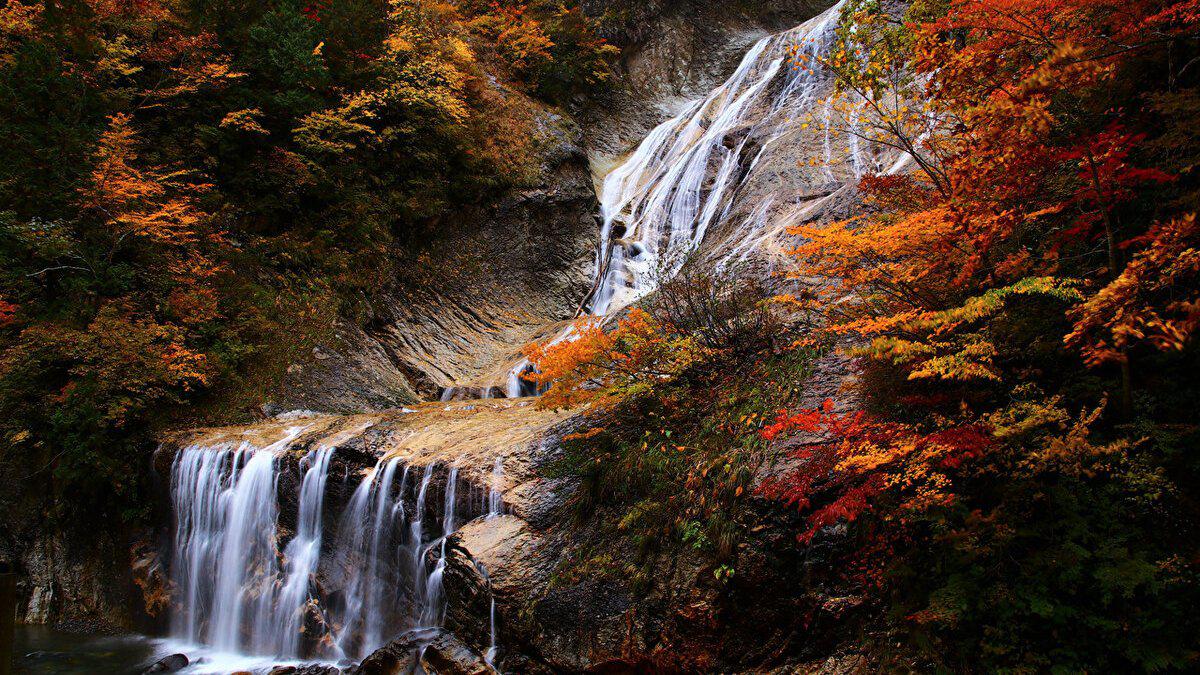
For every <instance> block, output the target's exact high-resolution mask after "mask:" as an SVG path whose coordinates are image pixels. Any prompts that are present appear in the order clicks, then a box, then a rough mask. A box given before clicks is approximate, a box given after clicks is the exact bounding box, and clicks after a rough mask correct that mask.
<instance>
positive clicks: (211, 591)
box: [171, 427, 305, 654]
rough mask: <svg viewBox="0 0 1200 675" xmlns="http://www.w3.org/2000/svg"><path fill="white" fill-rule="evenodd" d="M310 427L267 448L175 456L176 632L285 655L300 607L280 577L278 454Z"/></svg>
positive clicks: (199, 450)
mask: <svg viewBox="0 0 1200 675" xmlns="http://www.w3.org/2000/svg"><path fill="white" fill-rule="evenodd" d="M304 430H305V427H292V428H289V429H287V431H286V432H285V434H284V437H283V438H281V439H280V440H278V441H276V442H275V443H272V444H270V445H268V446H266V447H263V448H255V447H254V446H252V445H250V444H249V443H240V444H237V445H224V446H220V447H217V448H205V447H202V446H196V445H193V446H189V447H187V448H185V449H184V450H182V451H181V452H180V453H179V454H178V455H177V456H176V458H175V463H174V466H173V468H172V494H173V502H174V507H175V518H176V521H175V557H174V560H175V564H174V565H173V566H172V577H173V582H174V584H175V586H176V588H177V589H179V594H180V597H181V598H183V602H182V603H180V605H179V609H178V610H177V611H176V612H175V613H174V615H173V617H172V622H171V623H172V634H173V636H174V637H176V638H178V639H181V640H185V641H187V642H191V643H206V644H211V645H213V646H215V647H217V648H219V649H222V650H225V651H231V652H238V651H242V652H247V653H254V654H277V653H282V652H283V650H284V649H285V643H286V642H288V641H289V640H290V636H287V635H285V632H286V630H287V627H288V626H291V625H292V620H291V617H292V615H293V614H294V613H296V612H298V611H299V608H298V607H295V606H291V607H282V606H281V604H280V602H279V597H278V596H279V593H278V591H277V590H276V588H277V586H276V584H275V583H274V580H275V579H277V578H278V577H279V576H280V574H281V570H280V566H279V559H278V556H277V554H276V550H277V546H276V541H275V537H276V534H275V533H276V523H277V520H278V508H277V505H276V504H277V501H276V487H277V485H278V474H277V472H276V466H275V455H276V453H277V452H278V451H279V450H280V449H282V448H286V447H287V445H288V444H289V443H291V442H292V440H294V439H295V438H296V437H297V436H299V435H300V434H301V433H303V432H304Z"/></svg>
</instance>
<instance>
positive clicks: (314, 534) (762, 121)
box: [171, 2, 881, 663]
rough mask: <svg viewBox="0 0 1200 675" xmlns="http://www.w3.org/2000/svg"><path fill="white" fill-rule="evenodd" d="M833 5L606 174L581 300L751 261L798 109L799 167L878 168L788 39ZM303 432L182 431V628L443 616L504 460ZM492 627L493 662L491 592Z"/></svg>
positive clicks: (615, 307) (310, 643) (186, 632)
mask: <svg viewBox="0 0 1200 675" xmlns="http://www.w3.org/2000/svg"><path fill="white" fill-rule="evenodd" d="M840 8H841V3H840V2H839V3H838V4H836V5H834V6H833V7H831V8H830V9H828V10H827V11H825V12H824V13H822V14H821V15H819V16H817V17H815V18H813V19H811V20H810V21H808V22H806V23H804V24H802V25H800V26H798V27H796V28H794V29H792V30H789V31H786V32H783V33H779V34H776V35H772V36H769V37H765V38H763V39H761V40H759V41H758V42H756V43H755V44H754V45H753V47H751V48H750V50H749V51H748V52H747V53H746V55H745V57H744V58H743V59H742V60H741V63H740V64H739V65H738V67H737V69H736V70H735V71H734V73H733V74H732V75H731V76H730V77H729V78H728V79H727V80H726V81H725V82H724V83H722V84H721V85H720V86H718V87H717V88H715V89H714V90H713V91H712V92H711V93H709V94H708V95H707V96H705V97H704V98H702V99H699V100H696V101H694V102H692V103H690V104H688V105H686V106H684V108H683V109H682V111H680V112H679V113H678V114H677V115H675V116H674V117H672V118H671V119H668V120H667V121H665V122H663V123H662V124H660V125H659V126H657V127H656V128H654V129H653V130H652V131H651V132H650V133H649V135H647V136H646V137H645V139H644V140H643V141H642V142H641V143H640V144H639V145H638V146H637V148H636V149H635V150H634V151H633V152H632V153H631V154H630V155H629V156H628V158H626V159H625V161H624V162H623V163H621V164H620V165H619V166H618V167H617V168H616V169H615V170H613V171H612V172H611V173H610V174H608V176H607V177H606V178H605V179H604V181H603V186H602V189H601V192H600V202H601V215H602V217H603V221H602V222H603V224H602V230H601V242H600V246H599V248H598V250H597V253H596V270H597V272H596V279H595V285H594V287H593V289H592V292H591V293H590V294H589V297H588V298H587V300H586V304H585V309H586V311H587V312H588V313H590V314H591V315H593V316H604V315H610V314H613V313H615V312H617V311H619V310H621V309H622V308H625V307H627V306H629V305H630V304H631V303H633V302H636V301H637V300H639V299H640V298H643V297H645V296H646V295H647V294H648V293H650V292H652V291H653V290H654V288H655V287H656V285H657V280H658V279H661V278H662V277H663V275H671V274H674V273H676V272H677V271H678V270H679V268H680V266H681V265H682V264H683V261H684V258H685V257H686V256H688V255H691V254H693V253H697V252H699V253H700V254H701V255H703V256H706V260H708V261H709V264H712V265H714V266H715V267H716V268H718V269H720V268H722V267H724V266H727V265H729V264H732V263H734V262H736V261H739V260H744V259H747V258H748V257H749V256H751V255H752V254H754V253H755V252H756V251H759V250H760V249H761V248H762V247H763V246H764V244H765V242H767V241H769V240H770V238H771V236H772V235H773V234H774V233H775V232H777V231H779V230H780V229H781V228H782V227H783V226H784V225H786V224H787V223H788V222H789V221H790V220H791V219H794V218H795V217H797V214H801V213H803V212H804V210H805V209H811V208H812V207H813V202H812V200H811V199H810V200H809V201H807V202H801V201H797V200H794V199H793V198H792V193H794V192H795V187H796V186H795V185H793V184H789V183H788V182H787V181H785V180H774V181H765V182H766V183H770V184H771V185H772V186H773V187H771V188H770V189H766V190H764V189H761V188H751V185H752V184H754V183H755V181H754V180H753V177H754V176H755V175H756V172H761V171H765V170H766V167H768V166H769V165H771V164H773V163H774V164H775V166H776V167H778V166H779V165H780V163H779V162H775V161H774V160H773V159H772V153H775V152H786V149H784V150H780V148H781V147H782V146H784V145H785V144H783V143H781V140H782V139H785V138H788V137H789V136H790V135H794V134H797V133H798V130H799V128H800V127H801V126H802V125H801V124H800V122H799V118H801V117H802V116H811V117H812V118H813V119H821V120H823V123H822V124H821V125H820V127H821V128H814V129H809V130H808V131H806V132H805V133H806V138H809V139H810V141H809V143H810V145H811V144H812V143H815V144H816V145H815V146H812V147H813V148H814V151H815V152H816V153H818V154H819V155H820V156H821V157H822V161H821V162H820V163H819V165H817V166H815V167H814V168H813V169H812V170H811V171H810V172H808V173H807V174H805V175H804V176H802V177H800V178H798V179H797V180H802V181H806V182H807V184H808V185H809V187H811V186H812V185H813V184H817V183H820V184H837V183H839V182H842V183H844V182H845V181H846V180H848V179H850V178H853V177H855V176H857V175H860V174H862V173H863V172H866V171H869V170H880V162H881V158H880V157H877V156H874V155H871V154H869V153H864V152H862V150H861V149H860V147H859V144H858V141H857V137H856V136H855V135H854V134H853V133H844V132H841V131H835V130H834V125H833V124H832V123H831V121H830V117H831V115H830V111H829V109H828V105H829V104H828V102H827V101H821V98H822V97H823V96H824V95H825V93H826V92H828V91H829V90H830V87H831V83H830V81H829V80H828V77H827V76H825V75H822V74H820V73H818V72H813V71H811V70H808V69H804V68H796V67H793V61H792V55H793V51H794V50H797V49H798V50H802V51H808V52H810V53H812V54H813V55H816V54H819V53H820V52H821V50H824V49H826V48H827V46H828V44H830V42H831V40H832V37H833V29H834V27H835V25H836V21H837V18H838V16H839V12H840ZM822 106H824V107H822ZM803 126H806V127H807V126H810V125H803ZM811 139H816V140H815V141H813V140H811ZM835 154H836V155H837V156H838V157H845V158H846V159H844V160H841V159H836V160H835ZM795 165H796V162H795V161H794V160H793V161H791V162H790V163H789V166H791V167H793V168H794V166H795ZM793 178H795V176H793ZM759 182H760V183H762V182H764V181H759ZM570 337H571V333H570V331H569V330H568V331H567V332H563V333H561V334H560V335H559V336H558V337H557V338H556V339H557V340H564V339H570ZM529 367H530V364H529V363H528V361H522V362H521V363H519V364H517V366H516V367H515V368H514V369H513V370H512V371H511V373H510V374H509V378H508V382H507V386H506V390H507V391H506V393H507V395H508V396H509V397H517V396H521V395H527V394H530V393H535V392H533V391H531V386H532V385H530V384H529V383H527V382H525V381H523V380H522V378H521V377H520V375H521V373H522V372H524V371H525V370H526V369H528V368H529ZM453 394H454V392H449V393H448V394H447V398H449V397H450V396H452V395H453ZM487 395H491V390H490V389H487V390H486V393H485V396H487ZM361 431H363V429H358V432H361ZM304 432H305V426H304V425H303V423H302V420H301V421H297V422H296V426H294V427H291V428H289V429H287V433H286V434H284V436H283V437H282V438H279V439H278V440H276V441H275V442H273V443H269V444H263V445H261V447H259V446H255V445H253V444H251V443H250V442H248V441H246V442H239V443H224V444H216V445H207V446H205V445H192V446H189V447H186V448H184V449H183V450H181V451H180V452H179V453H178V454H177V455H176V457H175V460H174V464H173V468H172V485H171V490H172V500H173V506H174V510H175V522H176V528H175V537H174V550H173V558H172V565H171V575H172V581H173V584H174V586H175V588H176V592H177V594H178V595H177V599H178V602H177V603H176V607H175V610H174V613H173V618H172V635H173V637H174V638H175V639H177V640H179V641H182V642H185V643H188V644H193V645H206V646H209V647H211V648H213V649H215V650H218V651H221V652H231V653H240V654H254V655H263V656H269V657H272V658H280V659H302V658H304V659H309V658H316V659H323V660H334V661H336V660H339V659H352V660H359V659H362V658H364V657H365V656H367V655H368V654H370V653H371V652H372V651H374V650H375V649H378V648H379V647H381V646H383V645H384V644H386V643H387V642H388V641H389V640H391V639H392V638H393V637H395V636H396V635H397V634H398V633H400V632H402V631H404V630H408V629H413V628H424V627H431V626H438V625H440V624H441V623H442V622H443V621H444V617H445V612H446V600H445V592H444V591H445V589H444V588H443V583H444V573H445V570H446V560H447V543H448V541H449V540H450V538H451V536H452V535H453V534H454V533H455V532H456V531H457V529H458V528H459V527H460V526H461V525H464V524H465V523H466V521H469V520H473V519H475V518H480V519H484V520H491V519H494V518H496V517H497V516H498V515H500V514H501V513H503V512H504V510H505V505H504V503H503V499H502V496H501V490H500V485H501V484H502V483H503V481H504V466H503V462H502V460H501V459H500V458H496V459H495V463H494V465H490V466H462V467H460V466H458V465H457V464H454V463H443V464H440V465H435V464H433V463H426V464H423V465H411V466H410V465H408V464H405V463H404V462H402V461H401V460H399V459H397V458H395V457H386V456H385V457H383V458H381V459H379V460H378V462H377V463H376V464H375V466H374V467H373V468H371V469H370V470H368V471H367V472H365V473H364V474H363V475H362V476H361V477H357V478H356V477H354V476H346V475H342V476H338V475H337V474H336V473H335V470H334V467H335V466H337V458H338V450H337V448H338V444H339V443H341V442H344V441H345V440H346V439H345V438H342V439H341V440H338V439H327V440H326V441H324V442H323V443H322V444H321V445H320V446H319V447H315V448H305V450H304V452H303V458H302V459H300V460H299V462H298V464H297V463H296V457H295V455H296V454H297V453H298V452H299V451H297V450H296V449H295V448H294V447H293V445H294V442H295V441H296V440H297V438H299V437H301V436H302V434H304ZM489 461H490V460H489ZM293 466H299V468H300V470H301V473H302V475H301V476H299V480H298V498H297V499H296V500H295V501H294V504H295V506H294V507H291V506H288V507H285V506H283V504H289V503H292V502H291V501H289V500H283V499H281V496H280V494H279V492H280V486H281V475H283V472H284V471H289V470H291V469H290V468H289V467H293ZM460 471H462V472H468V471H469V472H471V476H473V477H474V478H471V479H467V480H464V479H463V478H462V476H461V475H460ZM347 481H350V482H351V485H353V489H352V492H350V496H349V498H348V499H346V498H344V497H343V498H342V501H343V502H344V503H343V504H335V503H334V502H333V501H331V500H330V499H329V498H328V493H329V491H330V488H329V486H331V485H333V484H335V483H336V484H339V485H345V484H346V483H347ZM355 481H357V483H356V484H355ZM346 489H347V491H348V492H349V491H350V488H349V487H347V488H346ZM291 508H294V509H295V513H294V514H293V513H291V511H290V510H289V509H291ZM335 509H336V511H335ZM293 515H294V517H295V520H294V521H292V520H291V517H292V516H293ZM291 523H294V526H293V525H291ZM489 527H491V525H489ZM482 574H483V576H484V577H485V578H486V577H487V573H486V571H482ZM488 583H489V588H490V581H489V582H488ZM487 625H488V626H489V632H490V636H489V640H490V644H489V645H488V646H487V654H486V659H487V661H488V662H489V663H491V662H493V661H494V660H495V659H496V657H497V651H498V643H499V640H498V637H497V624H496V604H495V600H494V599H492V602H491V609H490V616H489V617H488V624H487ZM480 649H481V650H482V647H480Z"/></svg>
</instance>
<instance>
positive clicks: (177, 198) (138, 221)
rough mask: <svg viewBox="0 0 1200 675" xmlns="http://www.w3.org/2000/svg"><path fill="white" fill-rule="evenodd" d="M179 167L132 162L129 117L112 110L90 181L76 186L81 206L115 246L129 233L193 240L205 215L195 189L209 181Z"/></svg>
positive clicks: (175, 241)
mask: <svg viewBox="0 0 1200 675" xmlns="http://www.w3.org/2000/svg"><path fill="white" fill-rule="evenodd" d="M186 178H187V174H186V173H183V172H172V171H166V170H163V169H161V168H157V167H152V168H140V167H138V166H137V154H136V136H135V134H134V131H133V129H132V127H131V124H130V117H129V115H126V114H117V115H114V116H112V117H111V118H110V119H109V125H108V128H107V129H106V130H105V131H104V133H103V134H101V136H100V139H99V142H98V143H97V149H96V156H95V163H94V168H93V169H92V174H91V177H90V181H89V183H88V185H87V186H85V187H84V189H83V190H82V191H81V192H80V205H81V206H82V207H83V209H84V210H85V211H94V212H96V213H98V214H99V215H100V217H101V219H102V220H103V221H104V223H105V227H106V228H107V229H108V230H109V231H110V232H111V234H112V235H113V236H114V244H113V246H114V248H115V247H116V246H119V245H120V243H121V242H123V241H124V240H125V239H126V238H128V237H131V236H132V237H145V238H147V239H149V240H151V241H153V242H155V243H157V244H165V245H170V246H186V245H188V244H191V243H193V242H195V241H196V238H197V231H196V227H197V224H198V223H199V222H200V220H201V219H202V218H203V217H204V216H203V214H202V213H201V212H200V210H199V209H198V208H197V207H196V201H195V195H197V194H199V193H201V192H202V191H204V190H205V189H207V188H208V187H209V186H208V185H206V184H203V183H196V182H189V181H187V180H186Z"/></svg>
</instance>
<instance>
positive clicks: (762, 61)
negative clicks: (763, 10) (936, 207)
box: [506, 0, 883, 397]
mask: <svg viewBox="0 0 1200 675" xmlns="http://www.w3.org/2000/svg"><path fill="white" fill-rule="evenodd" d="M843 2H844V0H843V1H842V2H838V3H837V4H835V5H833V6H832V7H830V8H829V9H827V10H826V11H824V12H823V13H821V14H820V15H818V16H816V17H814V18H813V19H811V20H809V21H807V22H805V23H803V24H801V25H800V26H797V27H795V28H793V29H791V30H788V31H784V32H782V33H778V34H775V35H771V36H768V37H765V38H763V39H761V40H759V41H758V42H756V43H755V44H754V45H753V47H751V48H750V50H749V51H748V52H747V53H746V54H745V56H744V57H743V58H742V60H741V62H740V63H739V64H738V67H737V69H736V70H735V71H734V73H733V74H732V75H730V76H729V78H728V79H727V80H725V82H724V83H722V84H721V85H720V86H718V87H717V88H716V89H714V90H712V91H711V92H710V93H709V94H708V95H707V96H705V97H704V98H702V99H699V100H696V101H693V102H691V103H689V104H687V105H685V106H684V107H683V110H682V111H681V112H680V113H679V114H677V115H676V116H675V117H672V118H671V119H669V120H667V121H665V122H663V123H662V124H660V125H658V126H657V127H655V128H654V129H653V130H652V131H651V132H650V133H649V134H648V135H647V136H646V137H645V139H643V140H642V142H641V143H640V144H639V145H638V146H637V148H636V149H635V150H634V151H633V152H632V153H631V154H630V155H629V156H628V157H627V158H626V159H625V161H624V162H622V163H621V164H620V165H619V166H617V167H616V168H615V169H613V170H612V171H611V172H610V173H609V174H608V175H607V176H606V177H605V179H604V182H603V185H602V187H601V190H600V195H599V197H600V210H601V216H602V219H603V225H602V227H601V232H600V246H599V248H598V250H597V253H596V274H597V279H596V282H595V284H594V288H593V291H592V293H591V294H590V296H589V297H588V298H587V300H586V303H587V304H586V309H587V311H588V313H589V314H591V315H592V316H605V315H609V314H613V313H615V312H618V311H620V310H621V309H623V308H625V307H627V306H629V305H630V304H631V303H633V302H636V301H637V300H639V299H640V298H642V297H645V296H646V295H647V294H649V293H650V292H652V291H653V290H654V289H655V288H656V287H657V285H658V283H659V282H660V281H661V280H663V279H665V278H669V277H670V276H673V275H674V274H675V273H676V272H678V271H679V269H680V267H682V265H683V264H684V262H685V261H686V259H687V257H688V256H689V255H690V254H691V253H692V252H694V251H696V250H698V249H699V248H700V247H701V245H702V244H705V240H706V237H707V236H708V235H709V234H710V233H712V232H713V231H714V229H716V228H717V227H718V226H721V225H724V224H725V223H726V221H727V220H728V219H729V218H730V217H731V216H732V215H734V213H735V211H739V210H740V211H741V212H743V213H748V215H746V216H745V217H744V218H743V220H742V221H735V222H739V223H740V225H739V226H738V227H735V228H734V230H733V231H732V232H729V233H726V234H725V235H724V236H725V239H724V241H723V242H721V244H720V246H716V245H714V246H713V248H714V249H720V251H719V255H714V256H713V260H712V263H713V265H714V267H715V268H716V269H717V270H718V271H720V270H724V269H726V268H727V267H728V266H729V265H730V264H731V263H732V262H737V261H741V260H745V259H746V258H747V257H748V256H750V255H751V254H752V253H754V252H755V251H756V250H757V249H759V248H760V246H761V245H762V244H763V243H764V242H765V241H766V240H767V239H768V238H769V237H770V236H772V234H773V233H774V231H775V230H777V229H778V228H777V227H772V225H773V224H774V223H773V220H775V219H776V218H777V217H776V216H774V214H773V213H772V211H773V209H774V208H776V207H778V206H780V205H782V204H784V203H786V202H787V201H788V200H789V198H790V196H791V195H790V194H789V193H790V192H794V191H796V190H797V189H798V188H799V187H801V186H800V185H794V184H793V185H788V184H787V183H780V184H779V185H778V187H777V188H776V189H775V190H774V191H773V192H768V193H766V194H756V195H753V196H748V195H745V194H743V192H742V190H741V188H743V187H744V186H745V185H746V184H747V183H748V182H749V181H750V178H751V176H752V175H753V174H754V172H755V170H756V169H758V168H760V161H761V160H762V159H763V158H764V156H766V155H767V154H768V153H769V152H770V151H771V150H772V148H773V146H774V145H775V144H776V143H778V142H779V141H780V140H781V139H783V138H788V137H790V135H793V134H795V133H797V132H798V131H799V130H800V129H801V128H802V125H801V124H800V122H799V118H800V117H801V116H802V115H805V114H809V115H812V116H813V119H814V120H819V121H817V122H816V123H818V124H820V125H821V126H822V127H823V128H822V129H821V130H820V131H817V130H816V129H814V130H813V131H812V132H811V133H813V134H814V137H815V138H819V139H820V140H819V144H820V146H821V157H822V160H823V161H822V167H821V169H820V170H819V178H820V180H821V181H824V182H834V181H836V179H837V177H836V176H835V174H834V167H835V166H836V165H837V163H838V162H837V160H836V159H835V157H834V148H835V146H836V145H838V144H839V143H841V144H842V145H843V146H844V149H845V152H846V154H847V155H848V156H849V160H850V161H849V163H848V166H847V167H846V171H845V173H846V176H847V177H857V176H861V175H862V174H863V173H864V172H865V171H867V170H881V169H882V168H883V167H881V166H880V165H879V163H878V159H877V158H875V157H866V156H864V154H863V152H862V149H861V147H860V144H859V141H858V136H857V135H856V133H854V131H855V129H854V127H855V126H856V122H855V120H853V119H852V120H849V124H850V132H849V133H846V132H844V131H843V130H839V129H837V128H836V125H834V124H833V120H832V119H831V104H830V103H829V101H827V100H826V101H823V102H820V101H819V99H820V97H821V96H822V95H823V94H827V93H828V92H829V90H830V87H831V80H830V76H829V75H828V74H827V73H824V72H822V70H821V69H820V68H806V67H799V63H798V62H799V61H801V60H803V59H802V57H806V58H807V59H808V60H809V61H810V62H812V61H815V60H816V58H817V57H818V56H820V55H822V54H823V53H824V52H825V50H827V49H828V47H829V45H830V44H831V41H832V39H833V35H834V30H835V28H836V26H837V21H838V18H839V16H840V12H841V7H842V4H843ZM803 126H805V127H806V126H808V124H807V123H806V124H805V125H803ZM756 147H757V150H755V148H756ZM794 159H795V158H793V161H794ZM813 178H817V176H814V177H813ZM735 207H736V208H735ZM573 336H574V333H573V331H572V330H571V329H570V328H568V329H567V330H566V331H564V332H563V333H561V334H559V336H558V337H557V338H555V340H553V341H552V342H557V341H561V340H564V339H571V338H572V337H573ZM531 368H532V366H531V365H530V363H529V361H528V360H527V359H526V360H522V361H521V362H520V363H518V364H517V365H516V366H515V367H514V368H513V369H512V370H511V371H510V373H509V377H508V382H507V387H506V391H507V394H508V396H510V397H513V396H523V395H531V394H534V393H536V392H534V391H533V390H532V385H530V384H529V383H527V382H525V381H524V380H523V379H522V378H521V375H522V374H523V373H525V372H528V371H529V370H530V369H531Z"/></svg>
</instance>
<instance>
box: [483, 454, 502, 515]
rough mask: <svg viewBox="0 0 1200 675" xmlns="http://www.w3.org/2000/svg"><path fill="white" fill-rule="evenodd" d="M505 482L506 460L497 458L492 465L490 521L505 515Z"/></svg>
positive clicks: (489, 504) (489, 489)
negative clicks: (503, 488) (503, 491)
mask: <svg viewBox="0 0 1200 675" xmlns="http://www.w3.org/2000/svg"><path fill="white" fill-rule="evenodd" d="M503 482H504V458H502V457H497V458H496V461H495V462H493V463H492V480H491V484H490V485H488V504H487V517H488V519H489V520H490V519H492V518H495V517H496V516H499V515H501V514H502V513H504V500H503V495H502V492H501V486H502V483H503Z"/></svg>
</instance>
